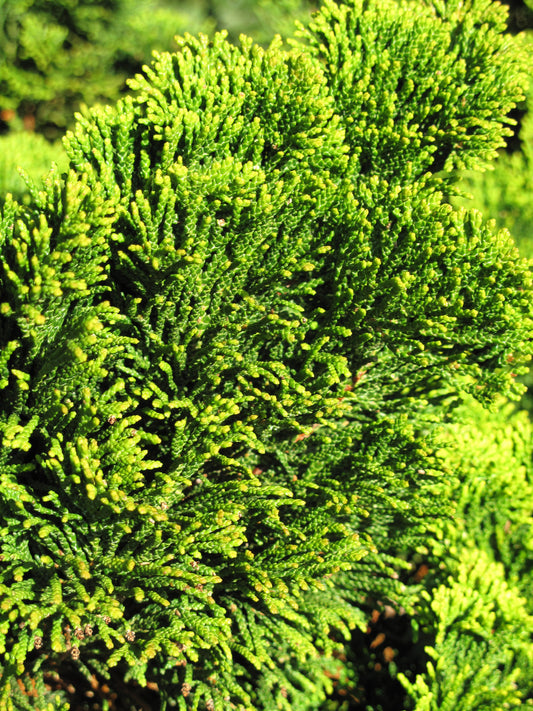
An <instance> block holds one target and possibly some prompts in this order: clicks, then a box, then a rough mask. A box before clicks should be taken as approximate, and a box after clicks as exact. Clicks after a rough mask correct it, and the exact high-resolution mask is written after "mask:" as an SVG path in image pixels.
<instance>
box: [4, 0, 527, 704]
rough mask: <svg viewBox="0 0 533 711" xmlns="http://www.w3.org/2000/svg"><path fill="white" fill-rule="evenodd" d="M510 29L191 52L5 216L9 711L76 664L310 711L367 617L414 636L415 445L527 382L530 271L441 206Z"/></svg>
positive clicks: (417, 7) (75, 140)
mask: <svg viewBox="0 0 533 711" xmlns="http://www.w3.org/2000/svg"><path fill="white" fill-rule="evenodd" d="M504 24H505V12H504V11H503V10H502V9H501V8H500V7H499V6H498V5H493V4H490V3H488V2H485V0H472V1H471V2H465V3H460V2H455V1H451V2H447V3H444V2H439V1H437V0H434V2H432V3H427V4H420V3H412V2H409V3H396V2H391V3H389V2H382V1H381V0H380V2H377V1H376V2H374V1H372V0H370V1H368V2H359V1H357V0H353V1H352V2H347V3H341V4H335V3H333V2H326V3H325V5H324V7H323V8H322V10H321V11H320V12H319V13H318V14H317V15H316V16H315V17H314V18H313V20H312V21H311V22H310V24H309V27H308V28H307V29H304V28H303V27H302V28H300V30H299V32H298V33H297V35H296V37H295V38H294V39H293V40H292V42H291V44H290V46H289V48H288V49H287V48H285V47H284V46H283V44H282V42H281V40H279V39H278V40H276V41H274V43H273V44H272V45H271V46H270V47H269V48H268V49H266V50H264V49H262V48H260V47H259V46H258V45H256V44H254V43H253V42H252V41H251V40H249V39H247V38H244V37H243V38H242V39H241V42H240V44H239V45H237V46H234V45H232V44H230V43H229V42H228V41H227V39H226V37H225V35H224V33H219V34H217V35H215V36H214V37H213V38H207V37H206V36H199V37H192V36H186V37H185V38H183V39H181V40H179V50H178V51H177V52H176V53H175V54H158V55H156V57H155V60H154V62H153V64H152V65H151V66H150V67H146V68H145V71H144V74H143V75H139V76H137V77H136V78H135V79H134V80H132V81H131V84H130V86H131V88H132V90H133V95H132V96H131V97H127V98H124V99H123V100H121V101H119V102H118V104H117V105H116V106H114V107H107V108H95V109H93V110H92V111H90V112H87V113H86V115H85V116H84V117H79V118H78V123H77V126H76V128H75V129H74V130H73V131H72V132H71V133H69V134H68V135H67V137H66V139H65V142H64V145H65V149H66V152H67V154H68V157H69V171H68V172H67V173H65V174H62V175H59V174H57V171H55V170H53V169H52V171H51V172H50V174H49V176H48V178H47V180H46V182H45V184H44V186H43V187H42V189H41V188H37V187H33V188H32V195H31V200H30V201H29V203H28V204H27V205H18V204H17V203H16V202H14V201H12V200H9V199H8V200H7V201H6V203H5V205H4V208H3V213H2V221H1V233H0V234H1V238H0V239H1V242H0V244H1V249H2V262H1V266H0V347H1V351H0V388H1V389H2V394H1V399H0V438H1V448H0V477H1V486H0V531H1V533H2V536H1V541H0V547H1V549H2V550H1V553H0V653H1V657H0V674H1V676H0V688H1V694H2V695H1V696H0V698H1V699H2V700H1V701H0V704H3V707H5V708H6V709H11V708H17V709H18V708H27V706H24V703H29V702H27V698H26V696H25V695H24V694H22V695H21V694H20V693H18V692H17V684H16V679H17V678H18V679H23V680H24V679H27V680H29V682H30V681H34V682H35V684H41V686H40V687H39V688H42V685H43V683H44V682H43V679H46V675H47V674H49V673H50V672H51V671H52V670H57V669H62V668H66V667H69V665H75V666H76V668H77V669H78V670H79V671H80V672H81V674H82V675H85V676H86V677H87V678H89V679H90V678H91V677H93V676H96V677H98V678H99V679H107V680H108V681H109V683H110V684H112V683H113V679H120V680H125V681H126V682H136V683H137V684H140V685H141V686H145V685H146V684H147V683H148V682H151V684H152V685H154V684H155V685H157V689H158V693H159V695H160V699H161V707H162V708H165V707H166V705H169V706H172V705H176V706H177V707H179V708H181V709H187V708H206V709H217V711H218V710H222V709H224V710H226V709H228V710H229V709H241V710H242V711H243V710H244V709H262V708H264V709H294V710H296V709H309V710H311V709H316V708H317V707H318V705H319V704H320V703H321V702H322V701H323V699H324V698H325V695H326V694H327V692H328V690H330V689H331V681H330V678H331V677H332V675H333V673H332V672H331V669H333V668H335V666H336V664H337V661H336V659H335V652H336V650H338V649H339V648H340V646H341V644H342V640H343V639H348V638H349V635H350V630H351V629H353V628H355V627H360V628H364V627H365V626H366V608H365V600H366V599H367V598H368V597H374V598H375V599H380V598H381V599H387V600H390V601H392V602H393V603H394V604H396V605H403V606H404V607H405V608H406V609H409V608H410V606H412V597H413V593H412V592H411V591H410V590H408V589H407V587H406V586H405V585H404V584H403V583H402V582H401V580H399V579H397V577H398V576H397V574H396V573H395V571H397V570H399V569H401V568H402V567H407V566H408V563H406V562H405V552H406V551H412V550H414V548H415V547H416V546H417V545H420V543H421V541H423V540H424V537H425V534H426V528H427V523H428V521H429V520H434V519H435V517H437V516H438V517H441V518H442V517H444V516H446V514H447V512H448V511H449V510H450V502H449V500H448V498H447V496H446V491H445V490H446V481H447V477H448V478H449V481H450V482H451V481H452V479H453V475H452V473H451V472H450V470H449V468H447V467H446V466H444V465H443V464H442V461H441V459H440V457H439V456H438V453H437V451H436V444H435V439H434V436H435V435H434V431H435V430H436V429H437V426H438V423H439V422H440V421H441V420H444V419H446V418H447V417H448V416H449V415H450V413H451V412H452V411H453V408H454V406H455V405H456V404H458V403H459V402H460V401H461V400H462V399H463V398H464V397H465V396H466V394H467V393H470V394H472V395H474V396H475V397H476V398H477V399H479V400H481V401H483V402H488V401H490V400H492V399H493V398H494V396H495V395H497V394H498V393H504V394H508V393H511V394H513V393H516V392H518V388H517V387H516V386H515V384H514V378H515V376H516V374H519V373H521V372H523V371H524V370H525V363H526V362H527V361H528V359H529V356H530V352H531V344H530V333H531V325H532V321H531V276H530V268H529V265H528V263H527V262H525V261H523V260H521V259H520V258H519V256H518V254H517V252H516V250H515V248H514V246H513V245H512V243H511V240H510V238H509V236H508V235H507V234H506V233H504V232H496V231H495V229H494V227H493V226H492V225H491V224H490V223H488V222H486V221H485V220H484V219H483V218H482V216H481V214H480V213H477V212H468V211H465V210H455V209H453V208H452V207H451V205H450V204H449V202H448V198H447V197H446V196H447V195H449V194H450V192H451V191H453V180H452V171H453V170H454V169H455V168H457V167H461V166H465V165H466V166H471V165H475V164H477V163H484V162H486V161H490V160H491V159H492V157H493V156H494V153H495V151H496V150H497V149H498V148H499V147H500V146H501V145H502V142H503V137H504V136H505V135H506V133H507V132H508V129H507V127H506V123H507V119H506V115H507V113H508V112H509V110H510V109H511V108H512V107H513V106H514V105H515V104H516V102H517V101H519V100H520V99H521V98H522V96H523V91H524V87H525V84H526V70H525V66H526V63H527V62H526V59H527V58H526V56H525V54H524V53H523V51H522V49H521V45H520V43H519V41H518V40H512V39H510V38H508V37H505V36H504V35H503V34H502V31H503V28H504ZM436 482H437V483H439V486H440V488H439V486H436ZM438 491H440V492H441V493H440V495H436V493H435V492H438ZM69 668H70V667H69ZM328 674H329V676H328ZM19 690H20V689H19ZM15 692H17V693H15ZM43 693H44V692H43ZM47 693H48V694H49V696H50V698H51V697H52V696H53V694H52V692H50V691H49V692H47ZM17 694H18V696H17ZM19 699H22V700H19ZM50 703H51V704H53V703H55V702H54V700H53V699H51V701H50ZM58 703H61V702H60V701H58ZM30 708H33V707H32V706H31V705H30ZM51 708H52V707H51Z"/></svg>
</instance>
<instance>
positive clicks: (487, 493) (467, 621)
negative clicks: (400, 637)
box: [399, 402, 533, 711]
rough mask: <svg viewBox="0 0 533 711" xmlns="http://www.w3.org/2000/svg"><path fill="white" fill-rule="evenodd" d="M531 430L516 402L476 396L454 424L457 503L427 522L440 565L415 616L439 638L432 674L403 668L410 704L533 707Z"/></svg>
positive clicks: (450, 439) (451, 460) (451, 444)
mask: <svg viewBox="0 0 533 711" xmlns="http://www.w3.org/2000/svg"><path fill="white" fill-rule="evenodd" d="M532 435H533V432H532V426H531V422H530V420H529V418H528V416H527V413H525V412H521V413H516V412H513V406H512V405H511V404H507V405H505V406H504V407H502V408H500V409H499V410H498V411H496V412H495V413H493V414H491V415H489V416H487V413H486V412H484V411H482V410H481V408H480V407H479V405H476V404H475V403H474V402H469V403H468V404H467V405H465V406H463V408H462V410H461V411H460V416H459V417H457V420H456V421H455V422H454V423H452V424H451V425H449V426H448V428H447V431H446V434H445V440H444V441H443V445H444V448H443V450H442V455H443V457H444V459H445V461H446V464H447V466H449V467H450V469H451V470H452V471H453V472H454V473H455V474H456V477H457V478H456V480H455V484H454V485H453V486H452V487H450V489H449V491H448V496H449V498H450V500H453V501H454V502H456V510H455V513H454V517H453V520H448V521H442V520H441V521H438V522H435V523H434V524H429V527H428V528H429V534H430V535H429V536H428V541H427V542H426V546H425V547H424V548H422V549H421V550H420V552H421V553H422V554H423V555H424V558H425V560H426V561H427V563H428V565H429V568H430V570H431V571H432V573H431V574H430V575H429V576H428V577H427V578H426V579H425V588H426V589H425V590H424V591H423V593H422V598H421V601H420V603H419V606H418V610H419V615H418V617H417V619H416V623H417V628H418V629H420V630H423V629H424V626H425V627H426V630H427V629H430V630H432V631H433V635H434V638H433V640H432V643H431V646H430V647H429V648H427V651H428V653H429V654H430V656H431V661H430V663H429V664H428V671H427V673H426V674H425V675H420V676H418V677H417V678H416V679H415V680H414V683H413V682H412V681H409V680H408V679H407V678H406V677H405V675H402V674H400V675H399V676H400V678H401V679H402V680H403V682H404V683H405V685H406V687H407V689H408V690H409V693H410V699H411V701H412V706H410V705H407V708H415V709H416V710H417V711H422V709H427V710H428V711H429V710H430V709H431V710H432V711H433V710H435V711H437V709H438V710H439V711H440V710H441V709H450V710H451V709H453V710H454V711H455V709H457V710H459V711H462V710H463V709H464V711H471V710H473V709H488V708H490V709H492V708H493V709H503V708H516V707H522V706H526V705H527V706H533V681H532V680H533V645H532V643H531V640H532V638H533V605H532V602H531V596H530V593H531V589H532V586H533V566H532V560H533V556H532V550H533V521H532V519H531V512H532V511H533V469H532V454H533V453H532V442H533V436H532ZM443 561H445V562H443ZM528 695H529V696H528ZM525 698H529V701H528V702H525V701H524V699H525Z"/></svg>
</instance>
